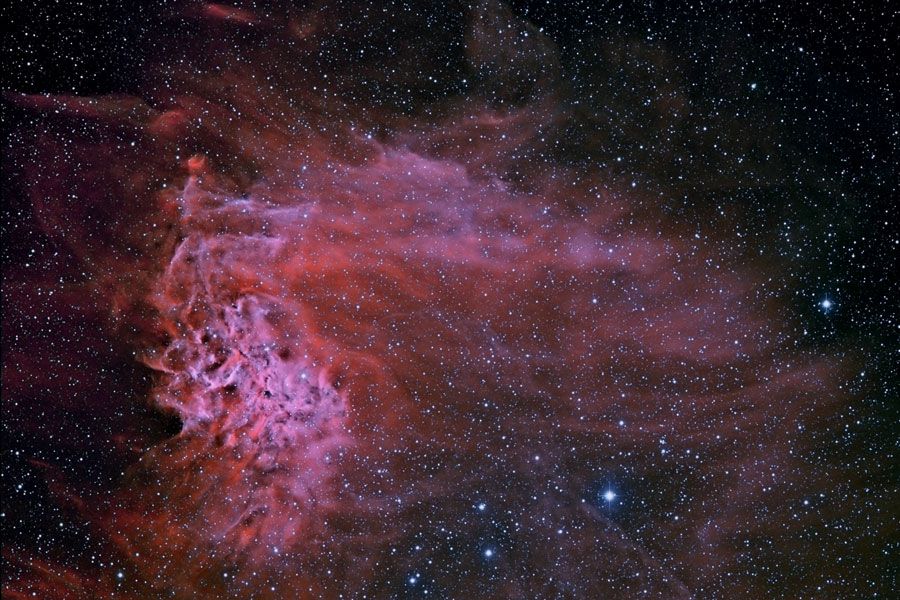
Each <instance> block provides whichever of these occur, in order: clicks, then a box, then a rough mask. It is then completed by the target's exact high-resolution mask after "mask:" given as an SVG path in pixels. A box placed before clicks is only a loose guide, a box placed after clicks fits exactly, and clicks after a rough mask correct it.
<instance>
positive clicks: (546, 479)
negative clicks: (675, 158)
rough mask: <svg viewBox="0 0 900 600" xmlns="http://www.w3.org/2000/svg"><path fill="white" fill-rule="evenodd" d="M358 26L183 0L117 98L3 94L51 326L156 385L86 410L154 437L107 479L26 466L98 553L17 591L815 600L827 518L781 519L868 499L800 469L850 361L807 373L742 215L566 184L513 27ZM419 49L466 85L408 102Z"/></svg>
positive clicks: (501, 18) (483, 11) (25, 571)
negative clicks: (738, 240)
mask: <svg viewBox="0 0 900 600" xmlns="http://www.w3.org/2000/svg"><path fill="white" fill-rule="evenodd" d="M345 10H346V15H342V16H338V17H333V16H332V17H329V18H325V16H324V15H325V13H323V12H321V11H316V10H312V9H309V10H304V11H300V10H290V11H269V12H255V11H253V10H251V9H249V8H248V9H246V10H245V9H243V8H240V9H239V8H232V7H226V6H220V5H205V6H202V5H201V6H198V5H192V4H191V5H188V8H187V9H179V11H180V12H179V13H178V15H177V17H173V19H176V20H178V21H179V23H180V24H179V25H178V27H183V28H187V30H188V31H190V32H192V33H191V35H189V36H186V39H184V40H182V44H183V47H178V46H174V47H172V48H169V49H168V51H167V53H166V55H165V56H162V57H159V60H158V61H155V62H154V63H152V64H148V65H146V66H145V67H144V69H143V74H142V76H141V79H140V81H139V82H138V83H136V84H135V86H136V90H137V91H135V92H134V93H132V94H128V95H113V96H110V95H106V96H98V97H76V96H65V95H57V96H45V95H15V94H11V95H8V96H7V98H6V101H7V102H9V103H11V104H13V105H15V106H16V107H18V108H17V110H21V111H24V112H26V113H28V114H33V115H40V123H41V125H40V127H39V128H30V129H29V128H28V127H24V128H23V131H22V133H21V134H20V138H19V139H21V140H23V141H22V142H21V144H20V145H19V146H18V147H17V148H15V149H12V150H11V151H12V152H18V153H21V154H23V155H28V156H29V157H30V159H29V162H28V165H29V166H28V167H26V168H25V169H24V170H23V172H22V173H21V174H20V175H19V179H20V181H19V184H20V185H21V189H24V190H26V194H27V198H28V201H29V205H30V207H31V208H30V210H32V211H33V214H34V218H35V222H37V223H39V225H40V228H41V230H42V232H43V235H46V236H48V237H49V238H50V239H52V240H55V242H54V243H55V244H57V246H58V247H60V248H65V252H67V253H69V255H70V258H69V259H68V260H69V261H70V264H69V266H68V267H65V268H66V269H69V271H67V273H68V272H71V273H76V274H78V276H77V277H74V278H72V279H67V280H66V281H65V282H63V281H62V278H60V283H58V284H56V283H55V282H54V281H51V280H50V279H51V277H50V276H48V277H47V280H46V281H44V283H43V284H44V285H46V286H49V287H52V286H54V285H55V286H56V288H55V289H56V290H57V292H56V293H57V296H56V297H55V298H53V299H51V300H48V302H62V303H63V304H69V305H71V307H72V308H71V310H72V311H75V312H78V314H82V315H83V317H82V318H83V319H84V320H85V322H86V323H89V325H88V326H87V327H88V328H89V329H90V328H94V329H96V332H95V333H92V334H90V335H94V336H97V337H98V339H104V340H108V341H107V342H105V343H106V344H107V346H108V347H111V348H113V350H111V351H110V352H114V353H115V354H116V355H117V356H119V357H121V358H120V359H121V360H122V361H131V362H132V363H134V362H135V361H136V362H137V364H138V365H140V366H139V367H135V368H136V369H137V372H138V373H141V374H143V375H142V377H143V378H144V379H143V380H146V381H151V382H152V383H149V384H147V385H139V384H135V385H134V386H132V389H131V390H130V391H127V390H126V391H121V390H122V389H123V388H122V387H121V385H120V386H119V387H117V388H116V389H117V390H120V391H119V392H117V393H116V395H117V398H116V399H109V398H108V397H105V396H104V393H103V392H102V388H101V391H94V392H91V394H92V398H93V400H92V402H93V404H92V405H89V406H87V407H82V410H85V411H88V412H90V411H95V412H96V413H97V414H106V413H105V412H104V411H107V410H108V409H106V408H104V407H105V406H112V405H115V406H117V407H119V408H117V409H116V410H120V411H125V412H128V411H131V412H130V413H129V414H133V415H140V414H144V415H145V416H144V417H140V416H133V417H131V418H130V419H131V420H130V421H129V423H131V425H129V426H128V427H123V428H122V429H121V430H120V431H113V432H111V433H110V438H109V439H110V440H114V441H115V448H116V450H115V452H114V453H115V455H116V457H117V459H116V460H119V461H120V463H121V465H122V468H121V473H117V474H116V476H115V477H113V478H111V483H110V484H109V485H107V486H102V485H91V484H89V483H85V482H80V481H76V480H72V478H67V477H65V476H63V475H60V474H58V473H56V472H55V470H54V468H53V467H51V466H50V465H45V466H44V467H43V468H44V471H45V477H46V478H47V481H48V484H47V485H49V486H50V488H51V490H53V493H54V494H55V495H56V496H57V497H58V499H59V502H60V504H61V505H62V506H65V507H66V508H65V510H66V511H68V513H69V514H70V517H67V518H73V519H80V520H81V521H82V522H83V523H84V524H85V528H86V529H85V531H86V533H85V535H86V536H87V537H88V538H90V540H92V541H91V544H93V545H92V546H91V547H92V548H97V549H96V550H92V551H91V552H96V553H97V556H100V557H101V558H97V557H96V556H95V557H94V558H93V559H91V558H90V557H88V556H79V555H78V552H76V551H73V552H71V553H70V554H69V556H67V557H58V558H56V559H54V558H52V557H47V556H44V557H42V558H38V557H36V556H32V555H30V554H29V553H28V551H25V550H19V549H17V548H16V547H15V546H8V547H6V548H5V549H4V557H5V560H6V561H8V563H9V564H10V565H14V567H15V576H14V577H10V578H8V579H5V580H4V581H5V583H4V597H7V595H8V597H10V598H19V597H22V598H25V597H31V594H32V593H36V594H37V596H38V597H46V598H57V597H59V598H62V597H66V598H69V597H71V598H82V597H84V598H100V597H121V598H156V597H159V598H198V597H203V598H212V597H247V598H250V597H253V598H364V597H370V598H382V597H383V598H400V597H412V596H416V597H423V593H427V594H428V595H426V596H424V597H436V598H465V597H478V598H481V597H491V598H526V597H527V598H553V597H560V598H562V597H584V598H600V597H638V596H641V597H644V596H646V597H660V598H687V597H713V596H717V595H719V594H723V593H725V590H731V591H732V592H733V594H734V595H732V596H731V597H765V596H766V591H765V590H766V589H767V583H766V578H765V577H760V576H759V575H758V573H754V572H751V569H749V568H748V567H747V563H746V560H747V557H748V555H750V554H752V553H753V552H754V550H753V549H752V548H751V546H752V547H753V548H758V545H757V544H758V543H759V542H760V540H777V544H778V546H779V547H780V548H782V549H783V552H784V555H785V556H787V555H790V557H791V558H790V561H792V562H794V563H795V564H796V565H797V567H796V572H795V573H794V574H793V575H790V576H788V577H793V578H794V579H792V580H791V585H794V586H798V587H802V586H803V585H804V581H805V578H815V575H814V574H815V573H817V572H819V571H820V570H822V569H824V568H825V567H824V566H823V564H822V563H823V562H824V561H825V559H824V558H823V557H822V556H820V554H819V551H818V550H817V547H816V543H812V542H810V541H809V540H810V539H815V536H814V535H813V536H812V537H810V531H811V530H815V528H816V527H818V526H819V522H818V519H821V513H819V514H818V516H816V517H813V516H810V517H809V518H808V519H806V520H804V519H803V518H799V519H798V518H791V519H789V518H788V515H789V513H791V511H794V510H796V509H795V507H796V506H798V505H800V504H802V502H803V501H804V499H805V498H807V497H808V495H809V491H810V490H815V489H819V487H821V486H823V485H825V484H826V482H827V481H828V480H829V478H833V477H837V476H841V477H848V478H851V479H852V475H849V474H847V473H836V472H835V468H834V467H831V466H828V465H826V464H820V463H816V462H815V461H811V460H809V452H810V449H811V447H812V444H813V443H814V440H815V439H816V436H817V435H818V433H821V432H822V431H824V428H825V427H826V423H827V421H828V419H829V418H830V416H831V415H833V414H835V413H836V412H838V411H840V410H841V408H842V407H843V406H845V405H846V403H847V402H849V397H848V395H849V392H847V391H846V390H845V387H844V386H842V384H841V382H842V381H843V380H844V379H845V376H846V372H847V371H848V369H850V368H852V367H853V365H852V362H853V361H852V358H851V357H849V356H845V357H844V358H841V359H838V358H831V357H828V356H824V355H821V354H820V355H815V354H812V353H804V352H801V351H799V350H798V347H797V345H796V344H795V343H794V341H793V339H792V337H791V335H792V332H793V331H794V330H795V329H796V327H797V323H796V321H795V317H794V316H792V312H791V310H788V309H787V307H786V306H784V305H783V304H782V303H780V302H779V301H778V300H777V299H773V298H772V297H770V296H762V295H760V294H759V293H758V291H759V289H760V286H763V285H764V284H765V283H766V282H767V281H772V280H773V278H774V279H777V278H778V277H779V273H778V265H777V262H776V261H762V260H759V259H757V258H755V257H754V254H753V250H754V248H753V246H752V244H751V245H750V246H749V247H747V249H746V251H745V252H742V253H732V252H723V251H722V248H723V244H724V242H723V240H728V239H731V238H732V237H733V236H734V235H735V234H734V231H735V229H734V227H735V223H734V221H736V220H737V219H739V216H736V217H722V216H721V215H713V213H712V211H710V214H709V216H708V218H709V219H713V218H716V219H719V221H718V226H717V227H716V228H706V227H704V223H703V220H704V219H707V216H703V215H701V216H699V217H698V216H697V215H695V216H694V217H693V218H692V219H690V220H683V219H680V218H679V217H678V215H677V214H674V213H673V212H672V211H668V210H666V209H665V208H664V207H663V204H664V203H663V202H662V200H661V199H662V198H663V196H664V190H663V191H662V192H661V191H659V189H656V188H654V189H650V188H649V187H647V186H644V185H643V184H641V183H640V182H638V183H637V184H633V183H632V181H631V180H630V179H623V178H619V177H615V176H612V175H610V174H609V173H608V172H607V171H603V170H598V169H592V168H590V167H585V166H584V164H583V163H580V162H579V161H578V160H577V157H575V158H572V157H558V156H556V157H554V155H553V152H552V148H553V147H554V144H555V143H556V141H557V140H559V139H560V138H561V137H565V135H566V133H565V131H566V130H565V127H564V125H565V124H566V123H569V122H570V121H571V120H572V119H577V118H578V117H577V115H574V114H573V109H572V107H571V105H570V104H567V103H566V102H565V101H564V100H563V99H564V97H565V85H564V84H563V83H562V82H561V81H560V78H559V71H560V67H559V64H558V57H557V54H556V49H555V48H554V46H553V44H552V43H551V42H550V41H549V40H548V39H547V38H546V37H545V36H544V35H542V33H541V32H540V31H538V29H537V28H535V27H533V26H531V25H529V24H528V23H527V22H525V21H523V20H520V19H518V18H516V17H514V16H513V14H512V12H511V11H509V10H508V9H506V8H504V7H502V6H499V5H496V6H495V5H493V4H486V5H484V6H481V7H478V8H473V9H467V10H465V11H460V15H461V16H460V17H459V23H458V29H459V31H458V33H457V32H456V31H455V30H453V27H451V26H449V25H448V27H447V29H448V31H449V33H441V34H440V35H434V36H433V39H427V38H428V35H427V31H428V30H427V28H426V27H425V25H424V21H421V22H420V21H418V20H417V19H419V18H420V17H414V16H396V15H395V16H394V17H392V20H389V19H388V18H387V17H386V16H385V17H372V18H370V19H369V20H368V21H366V20H364V19H362V18H361V16H360V14H359V13H358V12H356V11H357V9H352V8H345ZM379 19H380V21H379ZM398 21H399V22H400V24H399V25H398V24H397V23H398ZM348 23H349V25H348ZM360 23H365V26H362V25H360ZM354 24H356V25H355V26H354ZM392 27H399V28H406V29H407V30H409V31H411V32H412V33H409V34H408V35H407V37H402V38H400V39H399V41H397V40H396V39H395V40H394V45H393V46H391V47H390V49H389V51H388V50H384V51H383V52H382V55H378V56H376V57H374V58H368V57H365V56H362V57H361V56H358V55H354V54H351V53H350V52H348V53H347V55H346V56H343V57H342V58H340V59H338V60H334V61H331V62H329V63H327V64H324V63H321V62H320V61H319V57H320V56H321V54H322V53H323V52H325V51H326V50H327V47H328V45H329V44H332V43H333V42H334V40H336V39H337V40H341V39H344V38H346V39H347V40H349V41H348V42H347V43H348V44H350V46H351V47H352V44H354V43H355V41H354V40H356V39H357V38H358V36H374V38H371V39H375V40H379V39H387V38H386V37H385V36H387V35H389V34H388V33H386V31H388V30H390V29H391V28H392ZM451 30H453V31H451ZM401 34H402V32H400V33H397V34H396V35H397V36H400V35H401ZM369 43H370V44H374V42H369ZM384 45H385V47H386V48H387V42H384ZM438 46H440V47H442V48H443V47H446V46H452V47H454V48H455V49H456V52H457V53H458V55H459V56H458V65H456V66H455V67H454V68H455V69H458V71H459V73H461V75H460V76H459V79H458V80H457V87H455V88H454V90H455V91H454V92H453V93H447V92H446V91H445V90H442V91H440V92H438V91H435V90H434V89H433V88H432V87H429V86H430V83H429V81H428V80H427V79H428V78H427V77H426V76H423V78H422V79H418V80H414V74H415V73H416V71H415V70H414V67H412V66H410V64H411V63H414V62H415V59H416V57H417V56H421V61H423V62H425V63H427V62H428V61H429V60H432V57H431V55H429V52H432V53H433V52H434V51H435V47H438ZM397 56H402V57H405V58H402V59H401V58H396V57H397ZM386 89H400V90H408V89H413V92H412V93H414V94H418V95H419V96H418V97H417V99H416V102H417V103H418V106H417V107H416V108H415V109H412V108H410V107H409V106H407V105H405V104H404V102H403V101H402V100H399V101H397V102H396V103H394V104H390V103H387V102H384V101H382V98H383V97H384V90H386ZM498 90H499V91H498ZM498 97H499V98H500V99H499V100H498ZM672 109H673V107H665V108H660V110H672ZM676 109H677V108H676ZM73 131H75V132H76V133H75V134H73V133H72V132H73ZM63 132H64V134H63ZM722 219H725V220H724V221H723V220H722ZM728 219H732V222H728ZM698 223H699V224H698ZM62 268H63V267H60V269H62ZM10 277H13V276H12V275H11V276H10ZM52 277H53V278H56V277H57V275H56V274H53V275H52ZM13 278H14V277H13ZM7 281H8V279H7ZM37 283H39V282H37V281H35V280H32V285H37ZM4 286H5V287H4V296H5V297H6V298H7V302H9V303H10V304H11V305H13V306H15V305H16V302H17V297H18V296H17V292H16V291H15V289H14V288H13V287H9V286H7V284H6V283H5V284H4ZM59 298H62V299H61V300H60V299H59ZM79 311H80V312H79ZM17 361H19V362H17ZM22 361H25V359H24V358H21V357H19V358H17V355H14V354H7V355H6V356H5V358H4V364H5V366H6V367H8V366H9V365H17V364H19V365H23V364H26V363H25V362H22ZM102 366H103V365H102V364H99V363H95V364H94V366H93V367H92V368H91V371H93V370H96V369H101V368H102ZM22 369H25V367H22ZM37 375H38V374H36V373H30V374H29V373H28V372H27V369H26V370H25V371H23V370H21V369H20V368H19V367H16V368H15V369H13V368H5V369H4V375H3V387H4V390H5V391H4V402H7V398H10V397H12V396H11V395H9V394H13V393H15V390H17V389H18V390H21V389H24V386H25V385H26V383H24V381H25V380H26V379H28V377H34V376H37ZM85 376H86V377H93V376H92V375H89V374H87V375H85ZM96 377H100V375H97V376H96ZM17 386H18V387H17ZM136 390H137V391H136ZM63 393H64V392H61V394H63ZM109 395H111V394H109ZM63 402H65V401H63ZM91 406H93V407H94V408H91ZM7 410H10V411H13V412H15V411H17V410H29V411H31V410H34V411H37V410H39V411H42V412H43V413H44V414H46V415H48V416H47V417H46V418H48V419H53V416H52V415H53V410H54V409H53V405H52V403H50V402H47V403H46V404H45V405H43V406H40V407H39V408H38V409H35V408H34V407H31V408H28V407H22V406H19V405H18V404H16V405H15V406H14V407H13V406H10V407H9V408H8V409H7ZM141 411H144V412H141ZM160 415H162V416H160ZM141 418H146V419H151V418H152V419H155V420H156V422H159V421H161V420H167V421H168V422H170V423H175V426H174V429H173V430H172V431H167V432H166V433H165V434H161V433H160V432H159V431H158V429H159V428H160V426H156V429H155V430H153V431H154V432H150V429H151V428H150V427H149V426H147V427H141V426H140V425H139V424H138V425H134V422H138V423H139V422H140V419H141ZM110 422H113V421H110ZM115 422H116V423H121V422H123V421H121V420H119V421H115ZM167 427H168V428H169V429H172V427H171V426H167ZM800 481H802V485H798V482H800ZM825 510H826V511H827V510H833V509H825ZM766 560H769V561H770V562H771V564H773V565H775V564H777V563H778V561H779V559H777V558H775V557H769V558H768V559H766ZM756 564H757V565H758V564H759V563H758V562H757V563H756ZM782 567H783V565H782ZM782 567H779V568H782ZM722 597H725V596H722Z"/></svg>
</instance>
